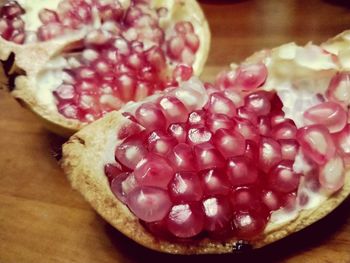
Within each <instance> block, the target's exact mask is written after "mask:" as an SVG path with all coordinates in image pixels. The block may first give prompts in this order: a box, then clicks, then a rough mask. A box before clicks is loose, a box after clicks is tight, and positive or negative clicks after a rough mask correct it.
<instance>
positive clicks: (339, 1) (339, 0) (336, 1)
mask: <svg viewBox="0 0 350 263" xmlns="http://www.w3.org/2000/svg"><path fill="white" fill-rule="evenodd" d="M323 1H324V2H326V3H328V4H331V5H337V6H342V7H346V8H349V9H350V1H349V0H323Z"/></svg>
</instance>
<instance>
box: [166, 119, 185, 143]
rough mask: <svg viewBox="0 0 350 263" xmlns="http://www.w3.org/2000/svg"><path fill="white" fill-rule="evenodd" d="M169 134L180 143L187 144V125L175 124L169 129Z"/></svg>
mask: <svg viewBox="0 0 350 263" xmlns="http://www.w3.org/2000/svg"><path fill="white" fill-rule="evenodd" d="M168 134H169V135H170V136H172V137H173V138H175V139H176V140H177V141H178V142H179V143H182V142H185V141H186V138H187V131H186V124H184V123H173V124H171V125H170V126H169V127H168Z"/></svg>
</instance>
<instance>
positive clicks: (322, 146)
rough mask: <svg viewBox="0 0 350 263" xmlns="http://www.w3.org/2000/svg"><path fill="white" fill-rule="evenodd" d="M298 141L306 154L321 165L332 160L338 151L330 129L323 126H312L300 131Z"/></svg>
mask: <svg viewBox="0 0 350 263" xmlns="http://www.w3.org/2000/svg"><path fill="white" fill-rule="evenodd" d="M297 140H298V142H299V144H300V147H301V149H302V150H303V151H304V153H305V154H306V155H307V156H308V157H309V158H311V159H312V160H313V161H314V162H316V163H317V164H320V165H322V164H325V163H326V162H327V161H328V160H330V159H331V158H332V157H333V156H334V154H335V151H336V148H335V145H334V142H333V140H332V137H331V135H330V134H329V131H328V129H327V128H326V127H324V126H322V125H310V126H305V127H303V128H301V129H299V130H298V132H297Z"/></svg>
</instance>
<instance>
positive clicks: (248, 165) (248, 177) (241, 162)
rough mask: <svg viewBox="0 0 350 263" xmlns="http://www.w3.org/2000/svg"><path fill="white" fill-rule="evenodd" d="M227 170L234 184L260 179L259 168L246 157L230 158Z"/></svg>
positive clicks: (248, 182) (239, 184)
mask: <svg viewBox="0 0 350 263" xmlns="http://www.w3.org/2000/svg"><path fill="white" fill-rule="evenodd" d="M226 171H227V176H228V178H229V179H230V181H231V184H232V185H233V186H241V185H247V184H253V183H255V182H256V181H257V179H258V170H257V168H256V167H255V166H254V164H253V163H252V162H251V161H250V160H248V159H247V158H245V157H241V156H238V157H232V158H229V159H228V162H227V167H226Z"/></svg>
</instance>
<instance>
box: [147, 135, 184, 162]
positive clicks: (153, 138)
mask: <svg viewBox="0 0 350 263" xmlns="http://www.w3.org/2000/svg"><path fill="white" fill-rule="evenodd" d="M176 144H177V141H176V139H175V138H172V137H171V136H169V135H167V134H166V133H164V132H162V131H160V130H155V131H153V132H151V134H150V135H149V137H148V150H149V151H150V152H154V153H156V154H159V155H163V156H166V155H167V154H168V153H169V152H170V151H172V150H173V148H174V147H175V145H176Z"/></svg>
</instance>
